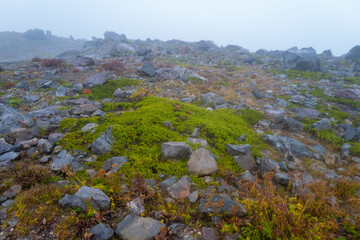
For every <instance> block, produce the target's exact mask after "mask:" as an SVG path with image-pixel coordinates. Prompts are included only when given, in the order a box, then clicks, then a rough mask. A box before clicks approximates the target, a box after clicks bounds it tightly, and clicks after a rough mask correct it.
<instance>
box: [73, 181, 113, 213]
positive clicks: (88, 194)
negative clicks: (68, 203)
mask: <svg viewBox="0 0 360 240" xmlns="http://www.w3.org/2000/svg"><path fill="white" fill-rule="evenodd" d="M75 195H76V196H78V197H80V198H81V199H82V200H83V201H89V202H90V204H91V206H92V207H93V208H95V209H97V210H98V209H101V210H103V209H108V208H109V207H110V198H109V197H108V196H107V195H106V194H105V193H104V192H103V191H102V190H100V189H98V188H94V187H88V186H82V187H81V188H80V189H79V190H78V191H77V192H76V193H75Z"/></svg>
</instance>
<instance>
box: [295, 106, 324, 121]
mask: <svg viewBox="0 0 360 240" xmlns="http://www.w3.org/2000/svg"><path fill="white" fill-rule="evenodd" d="M321 115H322V114H321V112H319V111H318V110H315V109H311V108H301V109H300V110H299V113H298V116H299V117H302V118H305V117H306V118H310V119H317V118H319V117H321Z"/></svg>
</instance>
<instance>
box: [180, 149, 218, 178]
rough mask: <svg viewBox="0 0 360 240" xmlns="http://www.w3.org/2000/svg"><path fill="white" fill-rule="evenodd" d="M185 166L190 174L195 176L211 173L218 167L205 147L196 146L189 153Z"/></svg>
mask: <svg viewBox="0 0 360 240" xmlns="http://www.w3.org/2000/svg"><path fill="white" fill-rule="evenodd" d="M187 168H188V170H189V173H190V174H191V175H196V176H207V175H211V174H213V173H216V171H217V169H218V167H217V163H216V161H215V158H214V157H213V156H212V155H211V153H210V152H209V151H208V150H206V149H205V148H198V149H196V150H195V151H194V152H193V153H192V154H191V155H190V159H189V161H188V162H187Z"/></svg>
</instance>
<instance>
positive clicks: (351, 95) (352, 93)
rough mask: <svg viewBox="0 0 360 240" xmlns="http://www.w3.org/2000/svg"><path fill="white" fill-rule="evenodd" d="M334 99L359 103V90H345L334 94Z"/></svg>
mask: <svg viewBox="0 0 360 240" xmlns="http://www.w3.org/2000/svg"><path fill="white" fill-rule="evenodd" d="M335 97H337V98H345V99H349V100H353V101H360V90H359V89H345V90H339V91H336V92H335Z"/></svg>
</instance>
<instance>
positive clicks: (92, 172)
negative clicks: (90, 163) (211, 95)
mask: <svg viewBox="0 0 360 240" xmlns="http://www.w3.org/2000/svg"><path fill="white" fill-rule="evenodd" d="M86 173H87V174H88V175H89V176H90V177H92V178H94V177H96V175H97V171H96V170H95V169H86Z"/></svg>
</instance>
